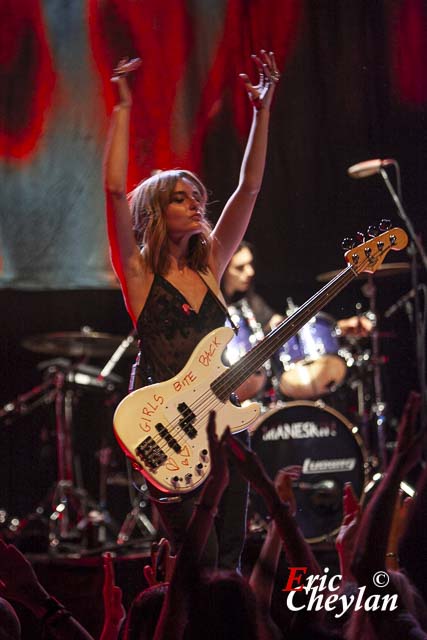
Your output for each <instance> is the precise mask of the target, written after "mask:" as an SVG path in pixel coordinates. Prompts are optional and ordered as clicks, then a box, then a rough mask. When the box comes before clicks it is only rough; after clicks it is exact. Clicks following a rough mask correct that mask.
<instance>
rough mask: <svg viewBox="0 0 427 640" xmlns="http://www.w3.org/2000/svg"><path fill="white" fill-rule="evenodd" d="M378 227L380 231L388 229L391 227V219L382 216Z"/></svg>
mask: <svg viewBox="0 0 427 640" xmlns="http://www.w3.org/2000/svg"><path fill="white" fill-rule="evenodd" d="M379 227H380V231H388V230H389V229H391V220H387V219H386V218H383V219H382V220H380V224H379Z"/></svg>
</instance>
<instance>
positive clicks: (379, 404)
mask: <svg viewBox="0 0 427 640" xmlns="http://www.w3.org/2000/svg"><path fill="white" fill-rule="evenodd" d="M364 293H365V295H366V296H367V297H368V298H369V310H370V312H371V314H372V316H373V317H374V318H375V319H377V318H378V315H377V289H376V286H375V284H374V278H373V276H372V275H369V277H368V282H367V285H366V287H364ZM371 344H372V371H373V392H374V402H373V404H372V407H371V414H372V418H373V419H374V421H375V425H376V436H377V448H378V451H377V453H378V458H379V463H380V464H379V470H380V471H381V473H384V471H385V469H386V467H387V448H386V422H387V416H386V411H387V405H386V403H385V401H384V399H383V385H382V379H381V368H380V364H381V356H380V340H379V331H378V323H377V322H375V327H374V330H373V331H372V334H371Z"/></svg>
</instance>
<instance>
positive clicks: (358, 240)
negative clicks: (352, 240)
mask: <svg viewBox="0 0 427 640" xmlns="http://www.w3.org/2000/svg"><path fill="white" fill-rule="evenodd" d="M364 242H365V234H364V233H362V232H361V231H357V232H356V243H357V244H363V243H364Z"/></svg>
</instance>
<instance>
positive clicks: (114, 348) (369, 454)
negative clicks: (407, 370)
mask: <svg viewBox="0 0 427 640" xmlns="http://www.w3.org/2000/svg"><path fill="white" fill-rule="evenodd" d="M408 269H409V265H408V264H406V263H394V264H388V265H387V266H383V267H380V269H378V270H377V272H376V273H375V275H374V276H371V275H369V276H367V277H368V283H367V284H368V286H367V287H366V289H364V291H366V292H365V295H367V296H368V298H369V306H370V311H369V314H370V318H371V320H372V322H373V327H374V328H373V331H372V332H371V334H370V336H369V338H368V339H366V338H363V339H360V338H358V337H352V338H351V339H349V338H344V337H343V336H341V335H340V331H339V329H338V327H337V323H336V322H335V321H334V319H333V318H332V317H331V316H329V315H327V314H325V313H319V314H318V315H316V316H315V317H314V318H312V319H311V320H310V321H309V322H308V323H307V324H306V325H305V326H304V327H303V328H302V329H301V330H300V331H299V332H298V334H297V335H295V336H294V337H293V338H292V339H291V340H289V342H287V343H286V344H285V345H284V346H283V347H281V348H280V349H279V351H278V352H277V353H276V354H275V356H274V357H273V358H272V359H271V360H269V361H268V362H266V363H265V365H264V366H263V367H262V368H261V369H260V370H259V371H258V372H256V373H255V374H254V375H253V376H252V377H251V378H250V379H249V380H248V381H246V382H245V383H244V385H242V387H240V388H239V389H238V390H237V393H238V396H239V398H240V400H241V401H242V402H244V401H246V400H249V399H252V400H253V399H256V400H258V401H259V402H260V403H261V405H262V412H261V417H260V418H259V419H258V421H257V422H256V423H255V424H254V425H253V427H252V429H251V440H252V447H253V449H254V450H255V451H256V452H257V453H258V455H259V456H260V458H261V460H262V461H263V463H264V465H265V467H266V469H267V471H268V472H269V474H270V475H271V476H274V475H275V473H276V472H277V471H278V470H279V469H280V468H282V467H286V466H287V465H300V466H301V476H300V479H299V480H298V481H297V482H295V483H294V490H295V494H296V499H297V504H298V512H297V519H298V522H299V525H300V527H301V529H302V531H303V533H304V535H305V537H306V538H307V540H309V541H310V542H320V541H327V540H329V539H332V537H333V536H334V534H335V533H336V531H337V528H338V527H339V524H340V521H341V517H342V506H341V496H342V489H343V486H344V484H345V482H351V483H352V485H353V487H354V489H355V491H356V493H357V495H358V496H359V497H362V496H363V494H364V491H365V487H366V484H367V482H368V480H369V479H371V478H372V476H373V474H374V473H375V471H377V472H378V471H380V472H381V471H383V470H384V469H385V465H386V441H385V440H386V438H385V427H386V411H385V409H386V403H385V402H384V400H383V396H382V386H381V363H382V359H381V356H380V353H379V338H380V333H379V326H378V325H379V323H378V313H377V309H376V296H375V289H376V288H375V280H376V279H377V278H382V277H389V276H392V275H394V274H398V273H404V272H406V271H408ZM335 274H336V272H330V273H322V274H320V275H319V276H318V277H317V279H318V280H319V281H321V282H323V281H328V280H330V279H331V278H332V277H334V275H335ZM288 307H289V309H288V314H292V312H293V311H294V310H295V307H294V306H293V303H292V301H291V300H290V299H288ZM229 313H230V316H231V319H232V321H233V322H234V324H236V325H237V326H238V327H239V332H238V334H237V335H236V337H235V338H234V339H233V340H232V341H231V343H230V344H229V346H228V350H227V360H228V362H229V364H233V363H234V362H236V361H237V360H239V359H240V358H241V357H242V355H244V354H245V353H247V352H248V351H249V350H250V349H251V348H252V347H253V346H255V345H256V344H257V343H258V342H259V341H260V340H262V338H263V336H264V334H263V331H262V328H261V327H260V326H259V324H258V323H257V321H256V318H255V317H254V314H253V312H252V310H251V308H250V306H249V304H247V302H246V301H245V300H243V301H240V303H238V305H236V306H233V307H230V308H229ZM22 344H23V346H24V347H25V348H26V349H28V350H30V351H32V352H34V353H37V354H40V355H44V356H48V357H50V359H49V360H47V361H44V362H42V363H40V365H38V368H39V369H40V370H41V371H42V372H43V381H42V383H41V384H39V385H37V386H36V387H34V388H33V389H31V390H30V391H28V392H27V393H24V394H21V395H20V396H18V397H17V398H16V399H14V400H13V401H11V402H8V403H7V404H6V405H4V407H2V408H1V407H0V421H4V422H6V423H7V422H11V421H13V420H14V419H17V418H19V417H20V416H24V415H28V414H30V413H32V412H33V411H35V410H36V409H37V408H38V407H41V406H46V405H51V404H52V405H53V407H54V416H55V438H56V449H57V461H56V465H57V477H56V482H55V486H54V488H53V491H52V492H51V494H50V498H49V501H50V507H49V509H50V513H49V514H48V537H49V542H48V548H49V550H58V551H61V549H64V548H65V549H69V544H68V543H72V542H73V541H75V540H76V532H77V536H78V540H77V544H78V545H79V547H80V548H81V547H82V545H83V546H85V547H86V549H88V550H89V552H90V550H91V548H97V549H98V550H99V545H102V544H103V543H104V542H105V541H106V540H107V537H108V526H109V523H110V522H111V518H110V514H109V511H108V506H109V505H108V504H107V503H108V499H107V487H108V486H109V485H110V484H112V483H113V482H115V477H116V476H117V474H116V476H114V477H113V476H112V474H111V467H110V465H109V461H110V457H111V448H110V447H109V446H108V444H105V442H104V440H103V439H102V438H101V441H100V443H99V448H98V451H97V453H96V459H97V461H98V462H97V464H98V465H99V487H98V489H99V490H98V497H97V501H95V500H93V498H92V497H91V496H90V495H89V494H88V492H87V491H86V489H85V487H84V486H83V484H84V483H82V482H81V479H80V478H77V480H76V475H75V456H74V442H73V432H74V430H75V424H74V423H75V419H74V417H73V414H74V412H75V407H76V405H78V400H79V398H80V397H81V395H82V394H83V393H85V392H89V394H92V393H95V392H97V393H98V394H99V393H100V394H101V397H103V400H104V404H106V405H109V406H111V407H112V408H113V409H114V407H115V406H116V404H117V403H118V401H119V400H120V399H121V398H122V397H123V395H124V394H125V393H126V391H125V383H124V380H123V379H122V378H121V377H120V376H118V375H116V374H115V373H113V369H114V368H115V367H116V365H117V364H118V362H119V361H121V360H122V359H126V358H131V357H132V358H133V357H135V355H136V353H137V345H136V341H135V334H134V332H132V333H130V334H129V335H128V336H127V337H122V336H116V335H110V334H104V333H98V332H95V331H93V330H92V329H90V328H88V327H84V328H83V329H82V330H81V331H76V332H64V333H48V334H42V335H36V336H31V337H28V338H26V339H25V340H24V341H23V343H22ZM91 358H93V359H95V360H97V361H98V362H99V360H100V359H107V361H106V363H105V364H104V366H103V367H99V366H93V364H89V363H88V360H90V359H91ZM354 394H356V402H353V401H352V404H353V405H355V406H356V409H353V410H352V412H348V411H346V405H348V397H349V396H350V395H351V396H352V398H353V396H354ZM99 397H100V396H98V400H97V402H99ZM342 397H344V404H343V405H342V403H341V405H340V403H339V402H337V399H338V398H342ZM334 404H335V405H338V406H334ZM111 417H112V413H111ZM372 430H374V431H375V437H374V438H372V437H371V433H368V432H371V431H372ZM106 431H108V432H110V431H111V429H110V425H108V428H106ZM93 455H94V457H95V453H94V454H93ZM119 475H120V474H119ZM138 478H139V483H140V486H139V488H136V487H135V489H136V491H135V489H134V490H133V494H132V489H131V488H130V487H131V486H134V485H135V484H136V481H135V476H134V475H133V472H132V471H131V470H130V469H129V468H128V470H127V474H126V473H123V474H122V475H120V480H121V483H122V484H123V485H126V488H127V489H128V490H129V493H130V494H131V510H130V511H129V513H127V515H125V518H124V521H123V524H122V526H121V527H120V525H119V526H115V527H113V534H112V536H113V538H114V541H113V543H115V544H116V545H122V544H126V543H128V542H129V539H130V536H131V533H132V531H133V529H134V527H135V526H136V525H137V524H138V525H139V528H140V530H141V531H142V532H143V536H145V538H149V539H150V540H151V539H152V537H153V536H154V535H155V533H156V529H155V526H154V525H153V523H152V522H151V520H150V518H149V517H148V516H147V515H146V509H145V507H146V505H147V501H146V499H145V489H146V486H145V483H144V482H143V480H142V479H141V476H140V475H139V474H138ZM1 513H2V512H1V511H0V524H1V521H2V520H1V518H2V516H1ZM251 513H252V517H251V519H250V528H249V531H250V532H257V531H260V530H262V529H263V528H264V526H265V522H266V515H265V511H264V509H263V506H262V504H261V503H260V501H259V500H258V499H257V498H256V496H253V497H252V500H251ZM3 515H4V512H3ZM3 520H4V518H3ZM14 526H15V529H16V523H15V525H14ZM3 528H4V527H3ZM94 531H95V532H96V535H94ZM0 535H2V532H1V531H0ZM110 540H111V536H110Z"/></svg>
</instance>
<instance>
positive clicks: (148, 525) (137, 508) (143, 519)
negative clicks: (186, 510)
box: [98, 329, 157, 546]
mask: <svg viewBox="0 0 427 640" xmlns="http://www.w3.org/2000/svg"><path fill="white" fill-rule="evenodd" d="M135 336H136V330H135V329H133V330H132V331H131V332H130V333H129V335H128V336H127V337H126V338H125V339H124V340H123V341H122V342H121V344H120V345H119V346H118V347H117V349H116V350H115V351H114V353H113V354H112V356H111V357H110V359H109V360H108V362H107V363H106V364H105V365H104V367H103V368H102V370H101V371H100V373H99V376H98V378H99V379H100V380H102V379H103V378H105V377H106V376H107V375H109V374H110V373H111V372H112V370H113V369H114V367H115V366H116V365H117V363H118V362H119V361H120V359H121V358H122V356H123V354H124V353H125V352H126V350H127V349H128V348H129V347H130V345H131V344H133V342H134V341H135ZM126 466H127V475H128V483H129V491H130V503H131V505H132V509H131V510H130V511H129V513H128V514H127V515H126V516H125V519H124V521H123V524H122V526H121V527H120V530H119V533H118V535H117V540H116V544H117V545H120V546H122V545H124V544H125V543H127V542H128V541H129V538H130V536H131V535H132V532H133V530H134V528H135V526H136V525H137V524H139V523H141V524H142V525H143V527H144V529H145V532H146V535H147V534H148V536H149V537H153V536H155V535H156V533H157V531H156V528H155V527H154V525H153V523H152V522H151V520H150V519H149V518H148V516H147V515H146V514H145V513H144V509H145V508H146V507H147V504H148V503H147V500H145V499H144V498H145V496H144V494H145V492H146V491H147V485H146V484H145V483H144V484H143V485H142V487H141V489H142V491H141V492H142V493H143V497H142V498H141V497H139V496H137V495H132V493H133V492H132V491H131V489H130V485H131V483H132V468H131V466H130V462H129V460H127V459H126ZM107 475H108V474H107V473H105V472H104V473H102V472H101V473H100V496H103V501H101V505H102V504H104V512H105V513H106V514H108V511H107V510H106V497H107V493H106V488H107Z"/></svg>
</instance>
